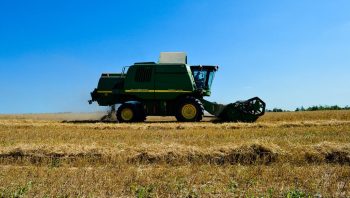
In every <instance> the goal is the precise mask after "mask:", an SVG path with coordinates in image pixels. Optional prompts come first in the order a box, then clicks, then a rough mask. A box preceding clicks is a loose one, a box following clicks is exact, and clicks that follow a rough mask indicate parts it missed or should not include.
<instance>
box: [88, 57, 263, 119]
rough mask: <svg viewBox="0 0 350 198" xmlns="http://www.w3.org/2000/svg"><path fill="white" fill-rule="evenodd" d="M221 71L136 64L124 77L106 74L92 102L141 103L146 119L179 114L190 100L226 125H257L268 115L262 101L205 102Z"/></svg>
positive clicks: (112, 104)
mask: <svg viewBox="0 0 350 198" xmlns="http://www.w3.org/2000/svg"><path fill="white" fill-rule="evenodd" d="M217 69H218V67H217V66H189V65H187V64H181V63H179V64H174V63H172V64H170V63H162V64H161V63H154V62H141V63H135V64H133V65H131V66H129V67H124V68H123V72H122V73H111V74H102V75H101V78H100V80H99V82H98V86H97V88H96V89H95V90H94V91H93V92H92V93H91V97H92V99H91V100H90V101H89V102H90V103H92V102H93V101H96V102H97V103H98V104H99V105H101V106H114V105H116V104H125V103H129V102H137V103H138V104H141V107H142V109H143V110H142V111H143V112H144V114H145V116H147V115H157V116H173V115H175V114H176V112H178V111H179V103H181V101H182V100H183V99H184V98H188V97H190V98H195V99H198V100H199V101H198V102H199V103H201V104H200V105H202V107H204V109H205V110H206V111H207V112H209V113H210V114H212V115H214V116H216V117H218V118H220V119H221V120H223V121H243V122H253V121H255V120H256V119H257V118H258V117H259V116H261V115H263V114H264V112H265V103H264V102H263V101H262V100H261V99H259V98H258V97H255V98H251V99H249V100H246V101H237V102H235V103H231V104H228V105H223V104H217V103H215V102H209V101H207V100H205V99H204V97H205V96H210V94H211V84H212V81H213V78H214V74H215V72H216V71H217ZM126 70H127V71H126ZM198 110H199V109H198ZM202 114H203V113H202Z"/></svg>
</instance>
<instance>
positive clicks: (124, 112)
mask: <svg viewBox="0 0 350 198" xmlns="http://www.w3.org/2000/svg"><path fill="white" fill-rule="evenodd" d="M120 116H121V117H122V118H123V120H125V121H129V120H131V119H132V117H134V113H133V112H132V110H131V109H130V108H125V109H123V110H122V112H121V114H120Z"/></svg>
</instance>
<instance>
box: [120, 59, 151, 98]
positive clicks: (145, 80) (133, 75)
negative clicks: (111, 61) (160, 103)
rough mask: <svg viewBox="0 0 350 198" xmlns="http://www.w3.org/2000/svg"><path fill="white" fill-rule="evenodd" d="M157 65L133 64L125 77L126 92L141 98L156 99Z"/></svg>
mask: <svg viewBox="0 0 350 198" xmlns="http://www.w3.org/2000/svg"><path fill="white" fill-rule="evenodd" d="M154 70H155V65H133V66H132V67H130V68H129V70H128V73H127V75H126V78H125V84H124V91H125V94H127V95H131V96H135V97H137V98H140V99H145V100H147V99H154Z"/></svg>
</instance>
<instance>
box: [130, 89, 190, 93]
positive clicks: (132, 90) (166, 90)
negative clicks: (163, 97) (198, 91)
mask: <svg viewBox="0 0 350 198" xmlns="http://www.w3.org/2000/svg"><path fill="white" fill-rule="evenodd" d="M125 92H138V93H141V92H142V93H148V92H156V93H171V92H177V93H190V92H192V91H185V90H179V89H162V90H153V89H127V90H125Z"/></svg>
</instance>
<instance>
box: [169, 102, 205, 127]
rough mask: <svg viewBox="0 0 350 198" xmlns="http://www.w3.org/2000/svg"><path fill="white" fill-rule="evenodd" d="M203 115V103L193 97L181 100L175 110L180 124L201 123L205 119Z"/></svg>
mask: <svg viewBox="0 0 350 198" xmlns="http://www.w3.org/2000/svg"><path fill="white" fill-rule="evenodd" d="M203 115H204V107H203V104H202V102H201V101H200V100H198V99H196V98H194V97H192V96H187V97H185V98H183V99H181V100H180V101H179V102H178V104H177V106H176V109H175V117H176V119H177V121H180V122H199V121H201V120H202V119H203Z"/></svg>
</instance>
